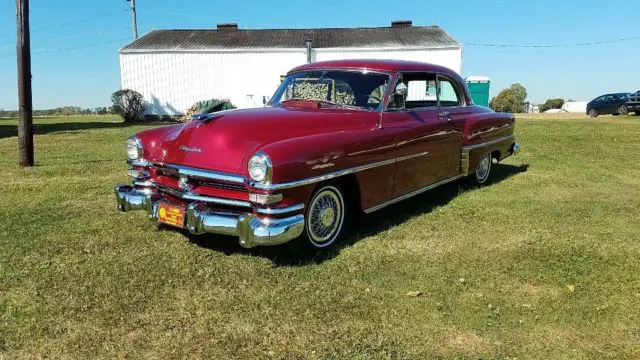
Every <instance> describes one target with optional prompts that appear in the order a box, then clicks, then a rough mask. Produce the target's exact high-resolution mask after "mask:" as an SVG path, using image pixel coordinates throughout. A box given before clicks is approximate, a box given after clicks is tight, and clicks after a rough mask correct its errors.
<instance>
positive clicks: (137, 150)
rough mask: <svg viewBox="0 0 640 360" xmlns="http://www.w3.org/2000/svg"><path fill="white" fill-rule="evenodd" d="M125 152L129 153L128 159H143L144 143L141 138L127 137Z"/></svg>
mask: <svg viewBox="0 0 640 360" xmlns="http://www.w3.org/2000/svg"><path fill="white" fill-rule="evenodd" d="M125 152H126V154H127V159H129V160H140V159H142V143H141V142H140V139H138V138H137V137H135V136H132V137H130V138H129V139H127V142H126V143H125Z"/></svg>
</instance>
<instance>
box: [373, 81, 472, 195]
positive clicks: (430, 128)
mask: <svg viewBox="0 0 640 360" xmlns="http://www.w3.org/2000/svg"><path fill="white" fill-rule="evenodd" d="M400 82H401V83H404V84H405V85H406V86H407V88H408V89H407V94H406V95H405V96H397V95H392V97H393V98H392V99H391V101H390V102H389V105H388V106H387V110H386V111H385V112H384V113H383V118H382V126H383V127H385V128H393V129H394V130H395V134H396V135H395V136H396V151H395V153H396V160H397V162H396V172H395V176H394V187H393V191H392V192H393V197H398V196H402V195H404V194H407V193H410V192H412V191H415V190H418V189H421V188H423V187H425V186H427V185H429V184H433V183H436V182H438V181H441V180H444V179H446V178H449V177H451V176H453V174H452V171H453V170H452V169H453V166H452V164H451V161H452V155H453V153H454V152H459V149H460V144H459V139H458V138H457V136H456V135H455V134H456V131H455V129H454V126H453V125H452V123H451V122H450V121H449V119H448V118H447V117H443V116H441V114H440V109H439V107H438V99H437V77H436V75H435V74H430V73H405V74H402V75H401V77H400V79H399V80H398V83H400ZM455 149H457V150H455Z"/></svg>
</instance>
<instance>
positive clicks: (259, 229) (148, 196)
mask: <svg viewBox="0 0 640 360" xmlns="http://www.w3.org/2000/svg"><path fill="white" fill-rule="evenodd" d="M114 190H115V195H116V201H117V204H118V210H120V211H134V210H145V211H146V212H147V215H148V217H149V219H150V220H152V221H157V220H158V205H159V204H160V203H162V202H166V200H165V199H163V198H162V196H160V195H159V194H157V193H156V192H154V191H153V190H152V189H144V190H138V189H135V188H133V187H131V186H129V185H118V186H116V187H115V189H114ZM185 228H186V229H187V230H189V232H190V233H192V234H195V235H199V234H204V233H211V234H221V235H231V236H238V237H239V238H240V245H241V246H243V247H245V248H251V247H254V246H258V245H265V246H268V245H278V244H282V243H285V242H287V241H290V240H293V239H295V238H297V237H298V236H300V235H301V234H302V231H303V230H304V216H302V215H294V216H291V217H287V218H282V219H270V218H263V217H259V216H256V215H254V214H252V213H231V212H223V211H215V210H211V209H209V208H207V207H206V206H205V205H204V204H202V203H199V202H193V203H191V204H189V205H188V206H187V209H186V212H185Z"/></svg>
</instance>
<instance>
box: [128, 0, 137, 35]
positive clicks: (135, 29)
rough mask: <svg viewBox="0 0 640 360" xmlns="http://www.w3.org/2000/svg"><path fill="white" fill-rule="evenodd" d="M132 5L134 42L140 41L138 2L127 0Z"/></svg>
mask: <svg viewBox="0 0 640 360" xmlns="http://www.w3.org/2000/svg"><path fill="white" fill-rule="evenodd" d="M127 1H128V2H130V3H131V23H132V24H131V28H132V29H133V40H138V18H137V15H136V0H127Z"/></svg>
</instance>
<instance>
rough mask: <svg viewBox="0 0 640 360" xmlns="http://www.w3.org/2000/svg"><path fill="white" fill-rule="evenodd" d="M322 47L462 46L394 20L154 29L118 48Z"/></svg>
mask: <svg viewBox="0 0 640 360" xmlns="http://www.w3.org/2000/svg"><path fill="white" fill-rule="evenodd" d="M307 39H311V40H312V41H313V47H314V48H316V49H318V48H320V49H322V48H380V47H387V48H402V47H428V48H442V47H461V44H460V43H459V42H457V41H456V40H455V39H454V38H453V37H451V36H450V35H449V34H447V33H446V32H445V31H444V30H443V29H441V28H440V27H438V26H413V25H412V23H411V22H401V23H393V24H392V26H391V27H377V28H316V29H259V30H253V29H251V30H249V29H238V28H237V26H236V25H233V24H232V25H219V26H218V29H215V30H214V29H212V30H155V31H151V32H150V33H148V34H146V35H144V36H143V37H141V38H140V39H138V40H136V41H134V42H132V43H131V44H129V45H127V46H125V47H124V48H122V49H121V50H120V51H121V52H123V53H127V52H156V51H160V52H162V51H178V52H179V51H216V50H242V49H304V48H306V40H307Z"/></svg>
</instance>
